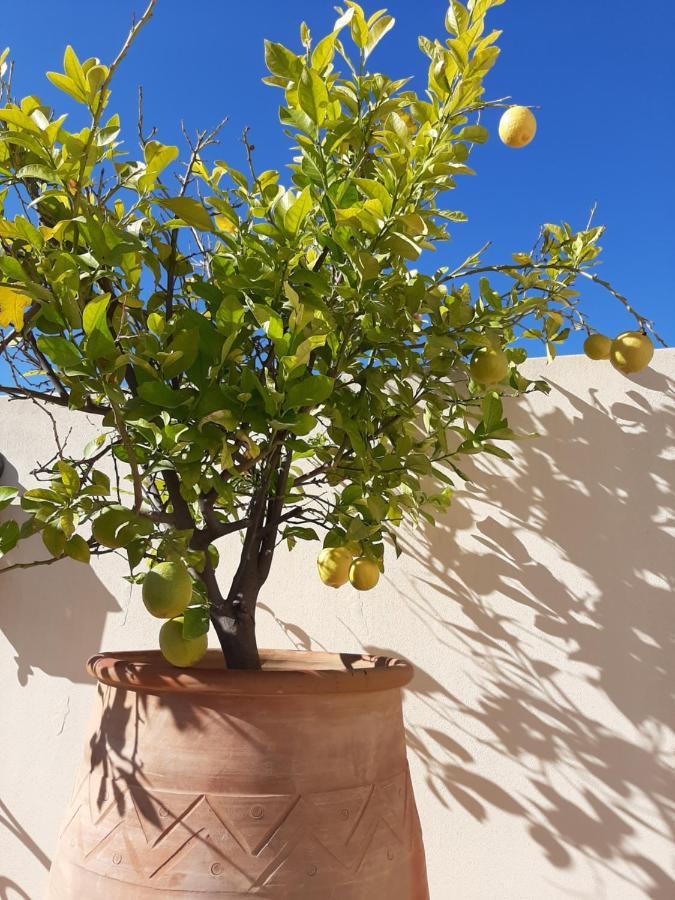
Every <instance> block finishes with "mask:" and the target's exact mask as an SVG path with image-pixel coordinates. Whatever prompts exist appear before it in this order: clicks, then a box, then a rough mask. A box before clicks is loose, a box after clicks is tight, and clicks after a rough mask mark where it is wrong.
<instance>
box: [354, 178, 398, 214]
mask: <svg viewBox="0 0 675 900" xmlns="http://www.w3.org/2000/svg"><path fill="white" fill-rule="evenodd" d="M354 183H355V184H357V185H358V186H359V187H360V188H361V190H362V191H363V193H364V194H365V195H366V197H368V198H369V199H370V200H379V201H380V203H381V204H382V209H383V210H384V212H385V213H386V214H387V215H389V213H390V212H391V205H392V196H391V192H390V191H388V190H387V189H386V187H385V186H384V185H383V184H381V183H380V182H379V181H374V180H373V179H372V178H355V179H354Z"/></svg>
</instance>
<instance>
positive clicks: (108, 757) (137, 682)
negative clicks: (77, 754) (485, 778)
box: [49, 651, 429, 900]
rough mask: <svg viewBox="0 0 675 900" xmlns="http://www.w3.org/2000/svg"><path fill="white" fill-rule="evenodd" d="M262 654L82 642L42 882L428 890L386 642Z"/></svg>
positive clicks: (385, 898) (333, 899)
mask: <svg viewBox="0 0 675 900" xmlns="http://www.w3.org/2000/svg"><path fill="white" fill-rule="evenodd" d="M262 658H263V670H262V671H228V670H226V669H223V668H222V657H221V656H220V653H219V652H218V651H213V652H211V651H210V652H209V653H208V654H207V657H206V658H205V660H204V662H203V664H202V665H201V666H200V667H198V668H194V669H186V670H180V669H174V668H173V667H172V666H170V665H168V664H167V663H165V662H164V661H163V660H162V658H161V657H160V655H159V653H158V652H149V653H115V654H104V655H100V656H95V657H94V658H93V659H91V660H90V661H89V671H90V672H91V673H92V674H93V675H95V676H96V678H97V679H98V681H99V682H100V684H99V688H98V695H99V696H98V703H97V706H96V711H95V718H94V722H93V728H92V733H91V737H90V739H89V741H88V748H87V753H86V755H85V760H84V765H83V768H82V771H81V773H80V776H79V778H78V782H77V786H76V790H75V795H74V798H73V802H72V805H71V807H70V810H69V812H68V815H67V818H66V824H65V827H64V829H63V832H62V835H61V838H60V843H59V848H58V851H57V855H56V858H55V860H54V864H53V866H52V872H51V879H50V889H49V897H50V898H51V900H57V898H58V900H73V898H82V900H85V898H86V900H96V898H101V900H103V898H104V900H145V898H148V900H149V898H153V900H158V898H169V900H182V898H188V897H190V898H199V900H208V898H221V897H228V898H236V897H247V898H248V897H256V898H270V900H281V898H283V900H428V896H429V894H428V889H427V883H426V874H425V864H424V851H423V848H422V838H421V833H420V826H419V820H418V817H417V810H416V808H415V800H414V797H413V793H412V789H411V786H410V778H409V775H408V768H407V763H406V755H405V738H404V731H403V721H402V717H401V688H402V686H403V685H404V684H406V683H407V682H408V681H409V680H410V678H411V677H412V668H411V667H410V666H409V665H408V664H407V663H403V662H401V661H399V660H393V659H385V658H382V657H362V656H354V655H346V654H343V655H338V654H330V653H297V652H283V653H282V652H274V651H263V653H262Z"/></svg>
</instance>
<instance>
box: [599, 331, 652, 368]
mask: <svg viewBox="0 0 675 900" xmlns="http://www.w3.org/2000/svg"><path fill="white" fill-rule="evenodd" d="M652 356H654V345H653V344H652V342H651V341H650V340H649V338H648V337H647V335H646V334H642V332H641V331H624V333H623V334H620V335H619V336H618V337H616V338H614V340H613V341H612V347H611V349H610V351H609V361H610V362H611V364H612V365H613V366H614V368H615V369H618V370H619V372H623V374H624V375H631V374H632V373H633V372H641V371H642V369H645V368H646V367H647V366H648V365H649V363H650V362H651V361H652Z"/></svg>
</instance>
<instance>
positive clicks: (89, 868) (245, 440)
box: [0, 0, 653, 900]
mask: <svg viewBox="0 0 675 900" xmlns="http://www.w3.org/2000/svg"><path fill="white" fill-rule="evenodd" d="M500 2H501V0H469V2H468V4H467V5H466V6H464V5H462V4H461V3H458V2H455V0H453V2H451V3H450V5H449V8H448V11H447V16H446V20H445V26H446V31H447V34H446V35H445V39H444V40H443V41H441V40H428V39H426V38H420V48H421V50H422V52H423V53H424V54H426V56H427V57H428V86H427V90H426V92H425V94H424V95H423V96H419V95H417V94H416V93H414V92H413V91H412V90H410V88H409V86H408V84H407V81H406V79H404V78H402V79H392V78H390V77H387V76H385V75H384V74H381V73H378V72H377V71H376V70H375V69H374V68H373V66H372V63H371V54H372V53H373V51H374V50H375V49H376V47H377V45H378V43H379V42H380V41H381V40H382V39H383V38H384V37H385V35H386V33H387V32H388V31H389V30H390V28H391V27H392V26H393V24H394V22H393V19H392V18H391V17H390V16H389V15H387V14H386V13H385V12H377V13H375V14H373V15H371V16H370V17H368V15H367V14H366V13H364V11H363V9H362V8H361V7H360V6H359V5H358V4H356V3H353V2H347V3H346V5H345V8H344V9H343V10H340V11H339V18H338V19H337V21H336V23H335V26H334V29H333V30H332V31H331V32H330V33H329V34H328V35H326V36H323V37H322V38H321V39H320V40H318V41H313V40H312V37H311V35H310V33H309V30H308V29H307V27H306V26H305V25H303V26H302V27H301V31H300V42H299V47H298V48H296V49H295V50H291V49H288V48H286V47H285V46H282V45H280V44H278V43H272V42H268V43H267V44H266V46H265V59H266V63H267V68H268V70H269V74H268V76H267V78H266V79H265V80H266V81H267V83H268V84H270V85H272V86H273V87H275V88H277V89H279V91H280V98H281V107H280V118H281V123H282V126H283V128H284V129H285V131H286V133H287V134H288V136H289V140H290V142H291V144H292V145H293V150H292V153H293V157H292V164H291V166H290V170H291V171H290V175H289V176H288V179H287V183H283V182H282V180H281V176H280V174H279V172H277V171H271V170H270V171H259V170H258V169H257V167H256V164H255V155H254V152H253V151H254V148H253V147H252V146H251V144H250V142H249V140H248V136H247V134H245V135H244V143H245V147H246V153H247V160H248V166H247V168H246V171H239V170H237V169H235V168H233V167H232V166H230V165H229V164H228V163H227V162H224V161H222V160H221V159H219V158H218V156H219V155H218V153H217V152H216V150H215V144H216V139H217V136H218V131H219V129H218V128H216V129H214V130H212V131H203V132H199V133H198V134H196V135H195V136H194V137H190V136H188V135H186V141H187V150H186V156H184V157H183V159H182V160H181V159H180V151H179V149H178V148H177V147H174V146H166V145H164V144H162V143H160V142H159V140H157V139H156V137H155V135H154V134H153V135H146V134H145V133H144V131H143V127H142V120H141V121H139V127H138V136H139V144H140V148H139V152H138V153H137V154H136V155H130V153H129V150H128V146H129V145H128V143H125V144H123V143H122V134H123V132H122V130H121V123H120V121H119V117H118V116H117V115H115V114H111V113H110V112H109V106H110V96H111V94H110V90H111V81H112V78H113V76H114V74H115V71H116V70H117V69H118V67H119V66H120V64H121V63H122V61H123V59H124V56H125V55H126V53H127V51H128V50H129V48H130V46H131V44H132V42H133V41H134V39H135V38H136V37H137V35H138V33H139V32H140V30H141V29H142V28H143V26H144V25H145V24H146V22H147V21H148V20H149V19H150V17H151V15H152V11H153V6H154V2H151V3H150V5H149V6H148V8H147V10H146V11H145V14H144V15H143V16H142V17H141V18H140V19H139V21H138V22H137V23H136V24H135V25H134V27H133V29H132V31H131V32H130V34H129V37H128V39H127V41H126V42H125V44H124V46H123V48H122V49H121V51H120V53H119V55H118V57H117V58H116V59H115V60H114V61H113V62H112V63H111V64H110V65H104V64H102V63H101V62H100V61H99V60H98V59H95V58H91V59H87V60H84V61H81V60H80V59H78V58H77V56H76V54H75V53H74V51H73V50H72V49H71V48H68V49H67V50H66V52H65V57H64V64H63V72H49V73H48V74H47V77H48V78H49V79H50V81H51V82H52V83H53V84H54V85H56V86H57V87H58V88H60V89H61V91H63V93H64V95H65V96H64V101H65V102H67V103H74V104H78V105H79V106H80V107H81V108H83V109H84V110H85V112H86V114H87V115H88V117H89V124H88V125H87V127H85V128H83V129H82V130H79V131H69V130H68V127H67V123H66V117H65V115H62V114H60V112H57V111H55V110H53V109H51V108H48V107H47V106H45V104H43V103H42V102H41V101H40V99H39V98H38V97H37V96H28V97H25V98H23V99H22V100H18V99H15V98H14V97H13V96H12V92H11V84H10V78H9V74H10V72H11V68H10V67H9V66H8V59H7V54H6V53H5V54H4V55H3V57H2V61H1V65H2V72H3V84H2V94H1V96H2V100H3V106H2V108H1V109H0V126H1V128H0V182H1V184H2V189H3V191H2V194H1V195H0V197H1V199H2V203H3V204H4V211H3V213H2V217H1V218H0V248H1V249H0V326H2V332H1V335H2V336H1V338H0V349H1V350H2V354H3V356H4V358H5V362H6V365H5V367H4V370H3V371H4V372H5V373H6V375H5V377H4V378H3V384H2V385H1V386H0V392H2V393H3V394H5V395H6V396H8V397H9V398H12V399H16V400H19V399H29V400H31V401H37V402H39V403H42V404H44V405H45V406H47V407H52V406H58V407H63V408H67V409H68V410H71V411H72V412H73V414H74V415H77V414H81V413H83V412H84V413H87V414H88V415H89V416H94V417H98V419H99V421H100V430H99V433H98V435H97V436H96V437H95V439H94V440H93V441H92V442H91V443H90V444H89V445H88V446H87V447H86V448H82V450H81V451H78V453H77V455H67V454H66V453H65V452H64V451H63V450H62V449H59V453H58V454H57V456H56V458H55V459H54V460H53V463H52V464H50V465H49V466H48V467H46V468H45V469H43V470H42V472H41V473H40V475H41V478H42V480H43V483H42V484H41V485H40V486H39V487H37V488H32V489H30V490H26V491H25V492H23V494H22V495H21V496H20V497H19V498H17V494H18V491H17V490H15V489H12V488H2V489H0V503H2V505H3V506H4V507H7V506H10V504H11V503H12V502H14V501H15V500H16V501H17V502H20V505H21V507H22V510H23V521H22V523H21V524H19V522H18V521H15V520H14V519H13V518H12V516H11V508H10V510H9V513H5V519H4V521H3V522H2V524H0V552H1V553H2V554H8V553H10V552H11V551H12V549H13V548H14V547H15V546H16V544H17V542H19V541H20V540H23V539H26V538H29V537H31V536H33V535H36V534H39V535H40V537H41V539H42V542H43V543H44V547H45V555H43V556H42V557H41V558H39V559H37V560H36V561H35V564H36V565H38V564H39V565H49V564H52V563H58V561H60V560H64V559H71V560H75V561H77V562H79V563H81V564H85V565H86V564H88V563H90V560H91V559H92V558H93V557H96V556H97V555H100V554H102V553H112V552H114V553H121V554H124V556H125V557H126V559H127V560H128V563H129V570H130V574H129V578H130V579H131V580H132V581H133V582H135V583H137V584H139V585H140V592H141V595H142V600H143V602H144V603H145V606H146V607H147V610H148V612H149V613H150V614H151V615H153V616H155V617H157V618H158V619H161V620H163V624H162V625H161V628H159V634H158V645H159V650H157V649H153V650H149V651H139V652H137V653H132V652H126V653H112V654H102V655H99V656H97V657H94V658H93V659H92V660H90V663H89V667H90V671H91V672H92V673H93V674H94V675H95V676H96V677H97V679H98V681H99V694H100V704H99V715H98V717H97V719H96V722H95V726H94V731H93V733H92V735H91V739H90V741H89V750H88V754H87V757H86V760H85V763H84V767H83V770H82V773H81V776H80V778H79V780H78V784H77V789H76V793H75V797H74V800H73V806H72V808H71V810H70V813H69V815H68V818H67V825H66V827H65V829H64V832H63V836H62V840H61V845H60V849H59V853H58V855H57V859H56V862H55V865H54V870H53V875H52V882H51V892H52V893H51V896H53V897H72V896H75V894H76V892H79V893H82V894H83V895H85V896H106V897H109V898H112V897H115V898H122V897H124V898H127V897H128V898H131V897H133V898H138V897H146V896H147V897H150V896H153V897H154V896H158V895H161V896H171V897H174V896H175V897H188V896H190V897H191V896H196V895H197V894H199V896H202V895H204V896H214V897H215V896H220V895H221V894H227V895H229V896H243V895H244V894H247V893H249V892H250V893H255V894H257V895H260V896H264V897H298V898H300V897H303V898H304V897H328V896H334V897H340V898H341V900H344V898H361V897H365V896H368V897H385V896H387V897H390V898H412V897H415V898H423V897H426V896H427V889H426V881H425V875H424V859H423V851H422V844H421V838H420V832H419V823H418V821H417V815H416V812H415V807H414V800H413V797H412V793H411V791H410V785H409V779H408V776H407V773H406V763H405V747H404V736H403V727H402V720H401V706H400V688H401V686H402V685H403V684H405V683H406V681H407V680H408V679H409V678H410V676H411V669H410V667H409V666H408V665H407V664H405V663H402V662H400V661H397V660H388V659H381V658H369V657H360V656H354V655H352V656H349V655H345V654H342V655H338V654H336V655H333V654H311V653H307V654H293V653H281V652H273V651H261V650H259V648H258V646H257V642H256V631H255V617H256V602H257V600H258V597H259V595H260V592H261V590H262V588H263V586H264V585H266V584H268V583H269V582H268V579H269V576H270V571H271V566H272V561H273V557H274V552H275V548H276V547H277V545H278V544H279V543H280V542H283V543H285V544H286V545H287V546H288V547H290V548H292V547H293V546H294V545H295V544H296V543H297V542H298V541H318V542H319V547H320V548H321V549H320V551H319V552H318V574H319V576H320V578H321V579H322V580H323V581H324V582H325V583H326V584H329V585H331V586H332V587H334V588H341V587H342V586H343V585H346V584H347V583H348V582H351V585H352V586H353V587H354V588H355V589H357V590H369V589H370V588H372V587H374V585H375V584H376V583H377V581H378V578H379V577H380V573H381V571H382V570H383V566H384V550H385V545H386V544H387V543H388V544H390V545H392V546H393V547H394V549H395V550H396V552H398V545H397V538H396V534H397V529H398V528H399V527H400V526H401V524H402V523H405V522H412V523H413V524H414V523H416V522H418V521H419V520H424V521H425V522H428V523H433V521H434V517H435V516H436V515H437V514H439V513H443V512H444V511H445V510H446V509H447V507H448V506H449V504H450V501H451V497H452V491H453V486H454V485H455V484H456V483H457V482H461V480H462V478H463V477H464V476H463V474H462V468H461V466H462V458H463V457H464V456H465V455H467V454H475V453H488V454H494V455H496V456H499V457H505V456H508V453H507V451H506V450H505V449H504V442H507V441H510V440H513V439H514V438H515V437H516V435H515V434H514V433H513V432H512V431H511V430H510V429H509V425H508V422H507V419H506V417H505V412H504V402H505V400H506V401H507V402H509V403H511V402H516V400H517V398H518V397H519V396H522V395H524V394H527V393H528V392H530V391H541V390H546V389H547V386H546V384H545V383H544V382H542V381H534V382H532V381H529V380H528V379H527V378H526V377H524V375H523V374H521V372H520V371H519V366H520V364H521V363H523V362H524V360H525V359H526V358H527V349H526V346H527V343H526V342H527V341H528V340H534V341H539V342H542V343H543V344H544V346H545V348H546V351H547V353H548V354H549V356H550V357H553V356H554V355H555V353H556V349H557V348H558V347H559V346H560V345H561V344H562V343H563V342H564V341H565V339H566V338H567V337H568V335H569V334H570V331H571V330H572V329H577V330H578V329H583V330H585V331H586V332H587V333H588V340H587V345H586V349H587V352H588V354H589V356H591V358H593V359H609V360H610V362H611V363H612V364H613V365H614V366H616V367H617V368H619V369H620V370H622V371H624V372H633V371H638V370H639V369H640V368H642V367H644V366H645V365H647V364H648V362H649V360H650V358H651V355H652V352H653V345H652V342H651V340H650V337H649V336H648V332H650V331H651V325H650V323H649V322H648V321H647V320H646V319H645V318H643V317H642V316H641V315H639V314H638V313H637V312H635V310H633V309H632V307H631V306H630V304H629V303H628V301H627V300H626V299H625V298H624V297H622V296H621V295H620V294H618V293H617V292H616V291H615V290H614V289H613V288H611V286H610V285H609V284H608V283H607V282H605V281H604V280H602V279H600V278H598V276H597V275H595V274H594V272H593V267H594V266H595V264H596V262H597V259H598V254H599V252H600V249H599V246H598V241H599V239H600V236H601V234H602V228H601V227H590V226H589V227H587V228H586V229H584V230H581V231H576V232H575V231H573V230H572V229H571V228H570V227H569V226H568V225H566V224H563V225H545V226H543V227H542V230H541V233H540V235H539V237H538V240H537V241H536V245H535V247H534V249H533V250H532V251H530V252H527V253H515V254H514V256H513V258H512V259H511V260H508V261H506V262H505V263H503V264H488V263H486V262H484V261H483V259H482V257H481V255H480V254H476V255H475V256H473V257H471V258H470V259H468V260H465V261H461V260H455V261H453V262H452V263H447V264H445V265H443V266H441V267H439V268H437V269H433V268H430V264H429V265H428V264H426V262H425V263H424V264H423V263H422V262H420V257H422V254H423V253H424V252H425V251H431V250H434V249H436V248H437V245H439V244H440V243H441V242H443V241H444V240H446V239H447V237H448V232H449V230H451V229H453V228H454V227H455V223H459V222H461V221H462V220H463V219H464V216H463V214H462V213H459V212H451V211H448V209H446V207H445V206H444V205H443V204H442V203H441V202H440V198H441V195H443V194H444V193H445V192H446V191H450V190H452V189H453V188H454V187H455V184H456V182H457V179H459V178H462V177H464V176H467V175H471V174H473V172H472V170H471V168H470V166H469V159H470V156H471V154H472V151H473V149H474V147H475V145H477V144H481V143H483V142H484V141H486V140H487V138H488V130H487V129H486V127H485V126H484V125H483V124H481V121H483V120H484V119H487V120H488V121H492V120H491V117H490V116H489V115H487V116H485V115H484V113H485V112H486V111H487V112H488V113H489V112H490V110H491V109H492V108H495V109H497V111H498V114H500V115H501V120H500V124H499V136H500V138H501V140H502V141H503V143H504V144H505V145H506V146H508V147H514V148H520V147H524V146H526V145H527V144H528V143H529V142H530V141H531V140H532V139H533V138H534V135H535V131H536V120H535V117H534V114H533V112H532V111H531V109H529V108H526V107H523V106H509V105H507V104H506V103H505V101H503V100H502V101H490V100H488V99H486V98H485V95H484V87H483V81H484V78H485V76H486V74H487V73H488V72H489V71H490V70H491V68H492V67H493V65H494V63H495V62H496V59H497V56H498V52H499V51H498V48H497V44H496V40H497V38H498V33H497V32H494V31H490V30H489V29H488V28H487V26H486V15H487V14H488V12H489V9H490V7H493V6H497V5H499V4H500ZM175 176H177V180H176V177H175ZM445 257H446V259H447V254H446V255H445ZM425 260H426V257H425ZM490 279H491V280H490ZM580 279H584V280H586V281H595V282H597V283H599V284H601V285H603V286H605V287H606V288H607V289H608V290H610V292H611V293H612V294H613V295H614V296H615V297H616V298H617V299H618V300H619V301H620V302H622V303H623V304H624V306H626V308H627V311H628V313H629V314H630V315H632V316H633V317H634V319H635V323H636V324H635V326H634V330H633V331H630V332H627V333H625V334H624V335H621V336H619V337H618V338H617V339H616V340H614V341H610V340H609V339H608V338H606V337H604V336H603V335H598V334H595V333H592V331H591V329H590V327H589V325H588V323H587V321H586V317H585V313H584V310H583V305H582V302H581V295H580V293H579V292H578V290H577V283H578V281H579V280H580ZM651 333H652V334H653V332H651ZM111 475H112V476H113V477H112V478H111ZM235 532H237V533H239V534H240V536H241V547H240V553H239V555H238V558H237V559H236V560H234V561H233V560H232V559H230V558H228V559H224V560H222V561H221V560H220V558H219V553H218V550H217V546H216V545H217V543H218V541H219V540H220V539H221V538H223V537H225V536H226V535H230V534H233V533H235ZM11 568H12V562H11V557H10V558H9V559H8V560H7V561H6V563H5V568H4V571H8V570H10V569H11ZM267 590H268V591H270V593H273V589H270V588H267ZM210 628H213V631H214V632H215V635H216V636H217V639H218V642H219V644H220V648H221V649H220V650H219V651H208V652H207V633H208V631H209V629H210ZM93 649H96V648H93Z"/></svg>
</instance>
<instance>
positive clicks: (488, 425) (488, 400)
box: [483, 391, 504, 434]
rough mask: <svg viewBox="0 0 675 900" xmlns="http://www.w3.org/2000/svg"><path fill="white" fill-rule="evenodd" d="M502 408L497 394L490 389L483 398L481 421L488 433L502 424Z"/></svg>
mask: <svg viewBox="0 0 675 900" xmlns="http://www.w3.org/2000/svg"><path fill="white" fill-rule="evenodd" d="M503 417H504V410H503V406H502V401H501V400H500V398H499V395H498V394H497V393H495V392H494V391H490V393H489V394H486V395H485V397H484V399H483V423H484V426H485V431H486V432H487V433H488V434H489V433H490V432H491V431H494V430H495V429H496V428H499V427H500V426H501V425H502V419H503Z"/></svg>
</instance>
